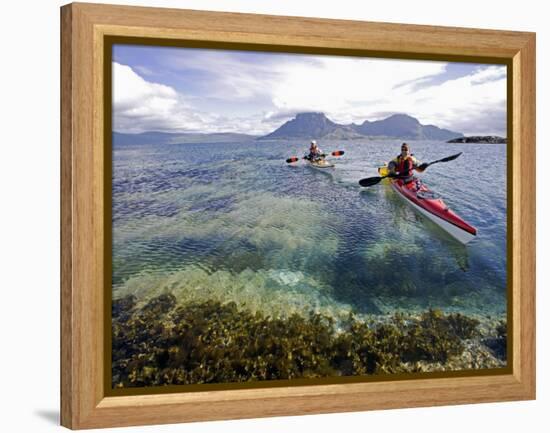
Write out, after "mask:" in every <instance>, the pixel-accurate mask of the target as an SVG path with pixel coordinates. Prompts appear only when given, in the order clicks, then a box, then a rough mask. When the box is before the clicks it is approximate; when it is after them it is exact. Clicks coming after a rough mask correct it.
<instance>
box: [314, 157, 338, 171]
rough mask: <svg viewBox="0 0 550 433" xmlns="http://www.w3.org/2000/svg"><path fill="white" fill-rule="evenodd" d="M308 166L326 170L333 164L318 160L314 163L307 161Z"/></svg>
mask: <svg viewBox="0 0 550 433" xmlns="http://www.w3.org/2000/svg"><path fill="white" fill-rule="evenodd" d="M308 163H309V166H310V167H313V168H319V169H323V170H324V169H327V168H333V167H334V164H332V163H330V162H328V161H327V160H326V159H318V160H316V161H309V160H308Z"/></svg>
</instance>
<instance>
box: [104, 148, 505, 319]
mask: <svg viewBox="0 0 550 433" xmlns="http://www.w3.org/2000/svg"><path fill="white" fill-rule="evenodd" d="M410 144H411V146H412V151H413V153H414V154H415V155H416V156H417V157H418V158H419V159H420V160H421V161H426V162H429V161H432V160H435V159H439V158H441V157H444V156H448V155H451V154H454V153H457V152H460V151H462V152H464V153H463V155H462V156H461V157H460V158H458V159H457V160H455V161H453V162H451V163H447V164H436V165H434V166H432V167H430V168H429V169H428V170H426V172H425V173H423V174H420V175H419V177H421V178H422V179H423V180H424V181H425V183H426V184H427V185H428V186H429V187H430V188H431V189H432V190H433V191H435V192H437V193H439V194H440V195H441V196H442V197H443V199H444V200H445V201H446V203H447V204H448V205H449V206H450V208H451V209H453V210H454V211H455V212H457V213H458V214H459V215H460V216H462V217H463V218H464V219H465V220H466V221H468V222H469V223H471V224H472V225H474V226H475V227H477V229H478V236H477V238H476V239H475V240H473V241H472V242H471V243H470V244H468V246H463V245H461V244H459V243H457V242H456V241H454V240H453V239H452V238H450V237H449V235H447V234H446V233H445V232H443V231H442V230H441V229H440V228H439V227H437V226H436V225H435V224H433V223H432V222H430V221H428V220H427V219H426V218H424V217H423V216H421V215H419V214H418V213H417V212H416V211H415V210H414V209H413V208H412V207H410V206H409V205H407V204H406V203H405V202H403V201H402V200H401V199H400V198H399V197H397V196H396V194H395V193H394V192H393V191H392V190H391V187H390V186H389V184H385V183H381V184H379V185H377V186H374V187H371V188H366V189H365V188H361V187H359V185H358V184H357V181H358V180H359V179H360V178H363V177H367V176H375V175H377V172H376V168H377V167H378V166H379V165H381V164H383V163H384V162H385V161H387V160H389V159H391V158H392V157H393V156H395V155H396V154H397V153H398V152H399V146H400V142H398V141H395V142H392V141H350V142H345V141H344V142H339V143H330V142H321V143H320V147H321V148H322V149H323V150H325V151H331V150H336V149H343V150H345V151H346V154H345V156H344V157H341V158H338V159H334V160H335V162H336V164H337V166H336V168H335V169H334V170H332V171H330V172H321V171H319V170H315V169H313V168H311V167H308V166H306V165H305V164H303V163H298V164H296V165H295V166H289V165H287V164H286V163H285V162H284V161H285V159H286V158H288V157H289V156H292V155H297V156H301V155H302V154H303V152H304V149H305V147H306V145H305V144H304V145H303V146H300V145H299V144H298V143H296V142H281V141H279V142H275V141H273V142H246V143H229V144H227V143H223V144H219V143H218V144H208V143H204V144H181V145H174V144H171V145H136V146H131V145H130V146H121V147H116V148H115V149H114V151H113V296H114V297H118V296H122V295H125V294H129V293H133V294H135V295H137V296H138V297H140V298H148V297H150V296H154V295H157V294H159V293H162V292H164V291H166V290H170V291H172V292H173V293H174V294H175V295H176V296H177V297H178V298H180V299H181V300H205V299H218V300H221V301H227V300H233V301H235V302H237V303H238V304H240V305H244V306H246V307H247V308H250V309H252V310H262V311H265V312H267V313H269V314H289V313H292V312H295V311H296V312H303V313H307V312H309V311H310V310H311V309H314V310H317V311H321V312H324V313H326V314H331V315H334V316H336V317H340V316H341V317H344V316H346V315H347V314H348V313H349V312H350V311H353V312H354V313H355V314H386V313H392V312H394V311H397V310H399V311H419V310H425V309H426V308H428V307H436V308H441V309H443V310H445V311H459V312H463V313H466V314H473V315H498V316H502V315H504V314H505V311H506V183H505V182H506V146H504V145H489V144H483V145H476V144H447V143H439V142H410Z"/></svg>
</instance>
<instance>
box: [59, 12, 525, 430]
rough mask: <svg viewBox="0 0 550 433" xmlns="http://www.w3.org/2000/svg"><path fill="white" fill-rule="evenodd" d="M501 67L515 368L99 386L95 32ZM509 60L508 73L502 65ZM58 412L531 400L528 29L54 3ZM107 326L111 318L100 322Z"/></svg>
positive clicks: (223, 413) (252, 410)
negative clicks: (281, 381)
mask: <svg viewBox="0 0 550 433" xmlns="http://www.w3.org/2000/svg"><path fill="white" fill-rule="evenodd" d="M109 37H137V38H153V39H164V40H172V41H182V40H183V41H187V43H188V44H190V46H193V44H198V46H209V44H210V45H211V46H215V47H220V48H223V47H235V46H248V47H251V46H254V47H256V49H258V50H262V49H265V50H271V51H274V50H275V51H276V50H279V51H287V52H315V53H318V54H323V53H334V52H338V51H345V52H349V53H354V54H355V55H365V56H369V55H371V56H372V55H377V56H382V57H396V58H412V59H446V60H460V59H471V60H472V59H473V60H475V59H499V61H501V62H502V63H505V64H507V65H508V68H509V69H508V71H509V77H508V83H509V89H508V95H509V98H511V101H509V105H508V106H509V107H511V109H512V110H511V113H508V119H509V120H511V122H509V123H510V124H509V126H508V128H509V129H508V132H509V134H508V137H509V139H511V145H510V147H509V149H511V153H510V154H509V155H508V158H509V160H510V161H511V163H509V165H508V167H509V168H511V170H510V171H509V173H508V176H511V180H510V181H509V185H510V186H511V189H512V195H511V197H512V201H511V202H509V203H508V207H509V213H508V215H509V220H508V230H509V231H510V233H511V235H510V236H509V238H508V239H511V242H510V245H509V255H508V258H509V268H508V269H509V270H511V272H509V279H508V284H509V286H510V287H509V290H510V291H509V293H511V294H512V296H511V299H509V304H508V305H509V309H510V310H511V312H510V314H511V317H512V325H511V326H512V328H511V333H509V335H510V336H511V344H510V348H509V353H510V354H511V360H512V366H513V368H511V369H510V371H508V372H506V373H505V374H496V375H494V374H492V375H474V376H469V375H455V376H449V377H436V376H429V377H426V378H420V379H418V378H414V379H404V380H393V381H370V382H361V383H346V384H326V385H311V386H292V387H272V388H254V389H226V390H208V391H201V392H192V393H170V394H154V395H147V394H145V395H124V396H110V395H108V394H109V393H108V392H107V389H106V387H107V384H106V382H105V380H104V378H105V364H104V353H105V351H106V350H107V348H106V338H105V335H106V334H105V332H106V326H107V324H106V322H105V317H106V312H105V308H104V306H105V303H106V302H105V301H106V299H105V293H104V290H103V288H104V286H105V280H104V275H105V272H106V269H108V268H109V266H110V265H109V264H108V263H107V260H106V256H105V254H104V249H103V245H104V242H105V236H106V228H107V227H109V224H110V221H109V220H107V219H106V218H105V212H104V210H105V206H106V205H108V204H109V203H110V202H109V199H108V197H107V195H108V194H110V192H109V191H108V190H107V188H106V182H105V181H104V179H105V161H106V158H109V155H107V153H106V149H105V146H104V142H105V137H106V134H110V131H106V130H105V127H104V125H105V122H104V121H105V117H104V116H105V111H104V109H103V108H104V102H105V101H104V92H103V89H104V85H105V82H104V74H103V71H104V66H105V65H104V59H105V47H106V44H105V40H106V38H109ZM510 72H511V74H510ZM61 102H62V107H61V197H62V203H61V424H62V425H63V426H66V427H69V428H72V429H81V428H97V427H112V426H130V425H142V424H160V423H176V422H187V421H202V420H220V419H236V418H250V417H268V416H280V415H299V414H312V413H330V412H347V411H362V410H372V409H389V408H401V407H418V406H432V405H449V404H464V403H480V402H494V401H510V400H527V399H534V398H535V34H533V33H524V32H510V31H494V30H477V29H464V28H447V27H432V26H417V25H401V24H385V23H370V22H358V21H343V20H327V19H316V18H296V17H293V18H290V17H282V16H266V15H251V14H236V13H218V12H202V11H192V10H174V9H158V8H142V7H126V6H114V5H97V4H79V3H75V4H70V5H66V6H63V7H62V8H61ZM108 331H109V332H110V330H108Z"/></svg>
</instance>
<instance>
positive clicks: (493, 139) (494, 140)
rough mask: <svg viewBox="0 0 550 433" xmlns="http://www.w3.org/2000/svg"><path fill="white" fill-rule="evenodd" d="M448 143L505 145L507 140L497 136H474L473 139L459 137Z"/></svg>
mask: <svg viewBox="0 0 550 433" xmlns="http://www.w3.org/2000/svg"><path fill="white" fill-rule="evenodd" d="M447 143H483V144H504V143H506V138H504V137H498V136H496V135H473V136H471V137H458V138H453V139H452V140H449V141H447Z"/></svg>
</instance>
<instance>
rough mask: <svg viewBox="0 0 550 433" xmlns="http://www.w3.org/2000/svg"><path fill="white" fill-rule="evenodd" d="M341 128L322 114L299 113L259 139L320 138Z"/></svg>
mask: <svg viewBox="0 0 550 433" xmlns="http://www.w3.org/2000/svg"><path fill="white" fill-rule="evenodd" d="M341 127H342V125H338V124H337V123H334V122H333V121H332V120H330V119H328V118H327V117H326V116H325V115H324V114H323V113H300V114H297V115H296V117H295V118H294V119H292V120H289V121H288V122H286V123H284V124H283V125H282V126H281V127H280V128H277V129H276V130H275V131H273V132H272V133H271V134H267V135H266V136H264V137H261V139H265V140H271V139H275V138H277V139H279V138H280V139H285V138H306V139H307V138H320V137H324V136H325V135H328V134H330V133H332V132H334V131H335V130H337V129H338V128H341Z"/></svg>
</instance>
